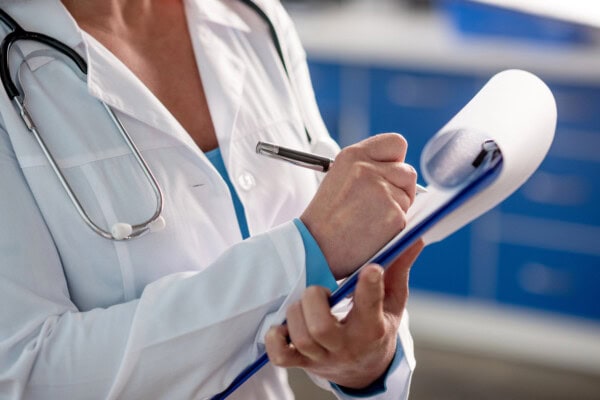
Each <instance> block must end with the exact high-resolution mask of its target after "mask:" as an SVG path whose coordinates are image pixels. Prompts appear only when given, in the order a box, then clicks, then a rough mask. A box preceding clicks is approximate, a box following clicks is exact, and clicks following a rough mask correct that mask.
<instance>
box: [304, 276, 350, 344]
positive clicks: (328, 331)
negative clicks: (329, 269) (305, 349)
mask: <svg viewBox="0 0 600 400" xmlns="http://www.w3.org/2000/svg"><path fill="white" fill-rule="evenodd" d="M330 295H331V292H330V291H329V289H326V288H324V287H321V286H311V287H309V288H308V289H306V291H305V292H304V294H303V296H302V311H303V314H304V318H305V322H306V327H307V329H308V332H309V334H310V336H311V337H312V338H313V339H314V340H315V341H316V342H317V343H318V344H319V345H320V346H321V347H323V348H324V349H326V350H327V351H328V352H336V351H339V350H340V349H341V348H342V347H343V346H344V342H343V340H342V337H341V334H340V330H341V326H340V323H339V322H338V320H337V318H335V317H334V316H333V314H332V313H331V308H330V305H329V296H330Z"/></svg>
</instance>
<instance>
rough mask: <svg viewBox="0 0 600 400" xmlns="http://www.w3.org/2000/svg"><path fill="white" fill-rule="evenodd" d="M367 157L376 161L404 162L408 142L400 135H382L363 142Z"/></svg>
mask: <svg viewBox="0 0 600 400" xmlns="http://www.w3.org/2000/svg"><path fill="white" fill-rule="evenodd" d="M361 146H364V148H365V151H366V153H367V155H368V156H369V157H370V158H371V159H373V160H375V161H401V162H403V161H404V158H405V157H406V150H407V149H408V142H407V141H406V139H404V137H403V136H402V135H400V134H398V133H381V134H378V135H375V136H371V137H370V138H368V139H365V140H364V141H363V142H361Z"/></svg>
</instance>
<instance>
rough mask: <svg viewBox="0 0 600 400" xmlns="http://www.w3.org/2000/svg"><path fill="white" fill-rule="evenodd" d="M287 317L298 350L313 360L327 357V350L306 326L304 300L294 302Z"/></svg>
mask: <svg viewBox="0 0 600 400" xmlns="http://www.w3.org/2000/svg"><path fill="white" fill-rule="evenodd" d="M286 317H287V325H288V332H289V334H290V339H291V341H292V343H293V344H294V346H295V347H296V350H297V351H298V352H299V353H300V354H302V355H303V356H305V357H307V358H309V359H310V360H313V361H318V360H321V359H323V358H325V357H326V356H327V350H325V348H323V347H322V346H321V345H320V344H319V343H317V341H316V340H315V339H314V338H313V337H312V336H311V334H310V332H309V330H308V327H307V326H306V319H305V315H304V311H303V306H302V302H298V303H294V304H292V305H291V306H290V307H289V308H288V310H287V314H286Z"/></svg>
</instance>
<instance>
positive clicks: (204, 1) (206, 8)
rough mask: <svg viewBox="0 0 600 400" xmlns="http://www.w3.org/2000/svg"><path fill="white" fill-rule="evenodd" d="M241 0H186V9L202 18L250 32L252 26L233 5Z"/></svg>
mask: <svg viewBox="0 0 600 400" xmlns="http://www.w3.org/2000/svg"><path fill="white" fill-rule="evenodd" d="M234 3H239V0H186V1H185V5H186V11H187V12H188V13H189V12H193V13H194V16H195V17H196V18H198V19H200V20H204V21H208V22H212V23H215V24H219V25H223V26H227V27H229V28H234V29H237V30H240V31H243V32H249V31H250V27H249V26H248V24H246V22H244V20H243V19H242V18H240V16H239V15H238V13H236V12H235V11H234V10H233V8H232V6H233V5H234ZM188 18H189V16H188Z"/></svg>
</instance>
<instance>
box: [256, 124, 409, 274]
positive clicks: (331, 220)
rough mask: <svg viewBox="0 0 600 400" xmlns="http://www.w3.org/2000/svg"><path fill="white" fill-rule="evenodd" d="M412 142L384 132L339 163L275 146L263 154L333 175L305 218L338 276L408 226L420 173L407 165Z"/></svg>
mask: <svg viewBox="0 0 600 400" xmlns="http://www.w3.org/2000/svg"><path fill="white" fill-rule="evenodd" d="M406 149H407V143H406V140H405V139H404V138H403V137H402V136H400V135H398V134H381V135H376V136H373V137H370V138H368V139H366V140H363V141H361V142H359V143H357V144H354V145H352V146H348V147H346V148H344V149H343V150H342V151H341V152H340V153H339V154H338V156H337V157H336V159H335V168H333V167H332V166H333V160H331V159H329V158H327V157H322V156H318V155H314V154H310V153H305V152H300V151H296V150H291V149H287V148H284V147H281V146H276V145H271V144H264V143H263V144H261V143H259V144H258V146H257V152H258V153H259V154H263V155H267V156H270V157H274V158H276V159H280V160H285V161H289V162H292V163H294V164H296V165H299V166H302V167H306V168H311V169H315V170H318V171H328V172H327V175H326V176H325V178H324V180H323V182H322V184H321V186H320V187H319V189H318V191H317V193H316V195H315V197H314V198H313V200H312V201H311V203H310V204H309V205H308V207H307V208H306V210H305V211H304V213H303V214H302V216H301V217H300V219H301V220H302V222H303V223H304V224H305V225H306V227H307V228H308V230H309V231H310V232H311V234H312V235H313V237H314V238H315V240H316V241H317V243H318V244H319V246H320V247H321V250H322V251H323V254H324V255H325V258H326V259H327V262H328V263H329V266H330V268H331V271H332V272H333V274H334V276H335V277H336V278H338V279H339V278H343V277H345V276H347V275H349V274H350V273H352V272H353V271H354V270H355V269H356V268H357V267H358V266H360V265H362V264H363V263H364V262H365V261H366V260H368V259H369V258H370V257H371V256H372V255H373V254H375V252H377V251H378V250H379V249H380V248H381V247H382V246H383V245H384V244H385V243H387V242H388V241H389V240H390V239H391V238H392V237H393V236H395V235H396V234H397V233H398V232H399V231H400V230H402V228H404V226H405V224H406V211H407V210H408V207H409V206H410V205H411V204H412V202H413V201H414V198H415V195H416V192H417V185H416V176H417V175H416V172H415V170H414V168H413V167H411V166H410V165H408V164H406V163H404V158H405V155H406Z"/></svg>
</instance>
